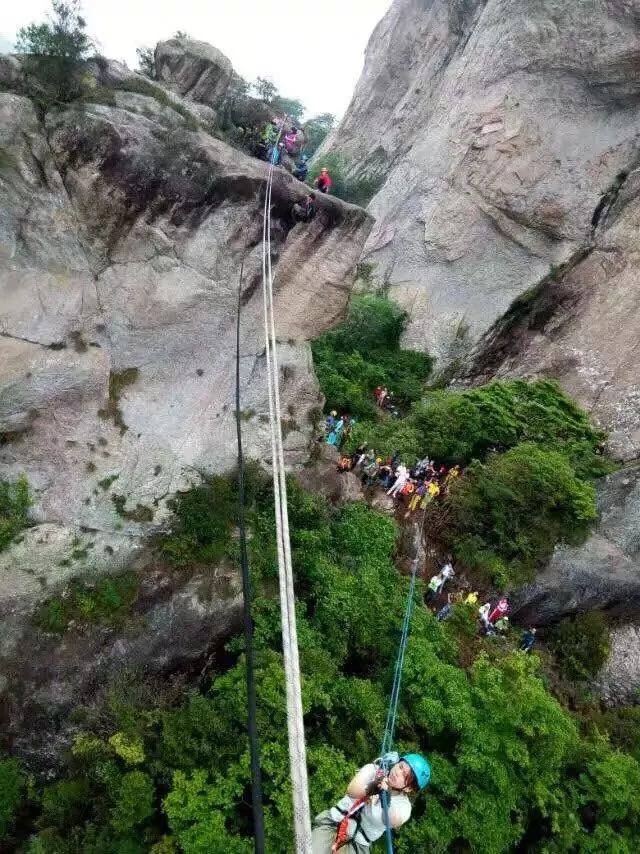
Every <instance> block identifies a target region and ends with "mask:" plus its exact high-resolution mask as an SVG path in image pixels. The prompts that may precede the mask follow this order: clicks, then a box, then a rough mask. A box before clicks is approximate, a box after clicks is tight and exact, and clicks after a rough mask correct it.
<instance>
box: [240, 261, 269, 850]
mask: <svg viewBox="0 0 640 854" xmlns="http://www.w3.org/2000/svg"><path fill="white" fill-rule="evenodd" d="M243 271H244V262H243V263H242V264H241V265H240V282H239V284H238V307H237V311H236V435H237V444H238V529H239V531H240V565H241V567H242V600H243V617H244V638H245V656H246V660H247V702H248V727H247V728H248V731H249V752H250V757H251V807H252V813H253V840H254V850H255V854H264V816H263V811H262V783H261V778H260V748H259V744H258V728H257V723H256V719H257V709H256V681H255V667H254V658H253V622H252V620H251V581H250V577H249V560H248V557H247V532H246V524H245V507H244V504H245V498H244V454H243V451H242V423H241V413H242V409H241V408H240V308H241V305H242V278H243Z"/></svg>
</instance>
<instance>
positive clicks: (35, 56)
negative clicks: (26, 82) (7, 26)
mask: <svg viewBox="0 0 640 854" xmlns="http://www.w3.org/2000/svg"><path fill="white" fill-rule="evenodd" d="M51 5H52V10H53V15H52V16H51V17H50V19H49V20H48V21H46V22H44V23H41V24H30V25H29V26H28V27H23V28H22V29H21V30H19V32H18V38H17V41H16V51H17V52H18V53H23V54H26V59H25V68H26V71H27V74H28V75H29V77H30V81H31V82H30V90H31V91H30V94H31V97H32V98H33V99H34V101H36V103H37V104H38V105H39V106H40V107H41V109H43V110H46V109H48V108H49V107H51V106H53V105H54V104H57V103H66V102H68V101H72V100H73V99H74V98H78V97H79V96H80V95H82V92H83V84H82V80H81V75H80V74H79V68H80V65H81V63H82V60H83V59H85V58H86V57H87V56H88V55H89V52H90V51H91V49H92V48H93V42H92V40H91V39H90V38H89V36H88V35H87V33H86V32H85V30H86V21H85V20H84V18H83V17H82V15H81V6H80V2H79V0H68V2H62V0H52V4H51Z"/></svg>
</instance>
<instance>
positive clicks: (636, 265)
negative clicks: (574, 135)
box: [467, 169, 640, 460]
mask: <svg viewBox="0 0 640 854" xmlns="http://www.w3.org/2000/svg"><path fill="white" fill-rule="evenodd" d="M603 203H604V204H603V208H602V210H601V211H600V213H599V220H598V226H597V228H596V229H595V234H594V240H593V243H592V245H591V246H590V247H589V248H587V249H584V250H581V251H579V252H577V253H576V255H575V256H574V258H573V259H572V260H571V262H570V263H569V264H567V265H566V267H565V268H560V269H559V270H557V271H555V272H554V273H553V274H551V275H550V276H548V277H547V278H546V279H545V280H544V281H543V282H542V283H541V284H540V285H539V286H538V287H537V288H535V289H534V290H532V291H531V292H530V293H529V294H527V295H526V296H524V297H520V298H519V299H518V300H516V301H515V302H514V304H513V305H512V306H511V308H510V310H509V311H508V312H507V313H506V314H505V315H504V317H503V318H501V319H500V320H499V321H498V322H497V323H496V324H495V325H494V326H493V327H492V329H491V330H490V331H489V332H488V333H487V334H486V335H485V336H483V338H482V339H481V340H480V342H479V344H478V347H477V349H476V352H475V354H474V359H473V364H472V366H471V368H470V370H469V372H468V377H467V379H471V380H472V381H473V382H474V383H478V382H485V381H487V380H488V379H489V378H491V377H513V376H517V377H524V378H528V379H531V378H535V377H551V378H555V379H557V380H559V382H560V383H561V385H562V387H563V388H564V389H565V390H566V391H567V392H568V393H569V394H571V395H572V396H573V397H575V398H576V400H578V401H579V402H580V403H581V404H582V406H583V407H584V408H585V409H587V410H588V411H589V412H590V413H591V415H592V416H593V419H594V421H595V422H596V423H598V424H600V425H601V426H602V427H604V428H605V429H606V430H607V431H608V432H609V442H608V444H609V450H610V452H611V453H612V454H613V455H614V456H616V457H617V458H619V459H622V460H630V459H635V458H637V457H639V456H640V368H639V362H638V354H639V353H640V251H639V249H638V235H639V233H640V171H638V170H637V169H636V170H634V171H632V172H631V173H630V174H629V176H628V177H626V178H625V179H624V180H623V181H621V186H620V187H617V188H616V189H615V192H614V193H612V194H611V195H610V196H609V197H608V198H606V197H605V198H604V199H603Z"/></svg>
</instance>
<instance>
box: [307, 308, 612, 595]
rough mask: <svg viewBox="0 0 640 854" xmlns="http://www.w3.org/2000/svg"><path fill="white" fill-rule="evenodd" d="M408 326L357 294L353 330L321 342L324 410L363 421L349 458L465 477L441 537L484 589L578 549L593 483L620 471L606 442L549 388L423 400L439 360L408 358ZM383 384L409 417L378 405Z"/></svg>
mask: <svg viewBox="0 0 640 854" xmlns="http://www.w3.org/2000/svg"><path fill="white" fill-rule="evenodd" d="M404 320H405V316H404V313H403V312H402V311H401V309H400V308H399V307H398V306H397V305H396V304H395V303H393V302H392V301H391V300H388V299H385V298H382V297H378V296H373V295H366V296H360V297H356V298H354V300H353V301H352V304H351V306H350V309H349V314H348V317H347V319H346V320H345V321H344V323H342V324H340V325H339V326H337V327H336V328H335V329H332V330H329V331H328V332H325V333H323V335H321V336H320V337H319V338H317V339H316V340H315V341H314V342H312V349H313V356H314V362H315V367H316V372H317V375H318V379H319V381H320V385H321V388H322V391H323V392H324V394H325V396H326V404H327V408H328V409H333V408H335V409H337V410H339V411H340V412H350V413H351V414H352V415H355V416H357V417H358V419H359V420H360V423H358V424H357V425H356V427H355V429H354V430H353V432H352V434H351V438H350V440H349V444H348V446H347V447H348V449H350V450H353V448H355V447H357V446H358V445H361V444H366V445H367V446H368V447H370V448H373V449H375V451H376V453H377V454H380V455H381V456H383V457H386V456H391V455H392V454H394V453H396V452H397V453H399V454H400V458H401V460H402V461H403V462H405V463H406V464H408V465H413V464H414V463H415V462H416V461H417V460H419V459H421V458H423V457H425V456H429V457H431V458H432V459H435V460H436V461H437V462H438V463H444V464H446V465H449V466H450V465H454V464H460V465H462V466H463V467H465V468H466V472H465V475H464V477H461V478H459V479H458V480H457V482H456V483H455V485H454V486H453V487H452V489H451V492H450V495H449V496H448V497H447V498H446V499H445V500H444V501H443V502H441V503H440V504H438V505H436V506H434V507H433V508H432V509H431V510H430V514H431V516H432V518H431V528H432V530H437V531H439V534H440V537H441V539H442V540H443V543H444V544H445V545H446V546H447V547H448V548H450V549H451V550H452V551H453V553H454V555H455V557H456V559H457V560H458V561H460V562H462V564H464V565H465V566H466V568H467V569H468V570H470V572H471V574H472V576H473V577H475V578H476V580H477V581H478V582H483V583H485V584H486V583H489V584H494V585H496V586H499V587H508V586H509V585H512V584H514V583H521V582H522V581H525V580H528V579H530V578H531V577H532V575H533V573H534V571H535V569H536V567H538V566H540V565H541V564H542V563H543V562H544V561H546V560H547V559H548V557H549V556H550V554H551V553H552V551H553V548H554V546H555V545H556V543H558V542H561V541H564V542H568V543H579V542H581V541H582V540H583V539H584V537H585V536H586V534H587V533H588V531H589V528H590V526H591V525H592V523H593V522H594V521H595V518H596V506H595V491H594V487H593V480H594V479H595V478H596V477H598V476H600V475H602V474H605V473H606V472H608V471H611V468H612V466H611V464H610V463H609V462H608V461H607V460H606V459H605V458H604V457H603V456H602V455H601V453H600V450H601V443H602V440H603V438H604V436H603V434H602V433H600V432H598V431H597V430H595V429H594V428H593V427H592V425H591V423H590V421H589V417H588V415H587V414H586V413H585V412H583V411H582V410H581V409H580V408H579V407H578V406H577V404H576V403H575V402H574V401H573V400H571V399H570V398H569V397H567V396H566V395H565V394H564V393H563V392H562V391H561V390H560V388H559V386H558V385H557V383H555V382H552V381H549V380H539V381H536V382H525V381H523V380H510V381H502V382H499V381H495V382H492V383H489V384H488V385H486V386H483V387H481V388H472V389H466V390H463V391H446V390H426V389H425V379H426V377H427V375H428V373H429V371H430V369H431V366H432V360H431V359H430V357H429V356H427V355H425V354H422V353H417V352H414V351H406V350H401V349H400V348H399V340H400V336H401V334H402V329H403V325H404ZM378 385H386V386H387V388H388V389H389V390H390V391H393V392H394V393H395V396H396V398H397V399H398V401H399V403H400V409H401V412H400V416H401V417H397V418H391V417H389V416H388V414H386V413H382V412H381V411H380V410H379V409H378V407H376V405H375V402H374V396H373V390H374V388H375V387H376V386H378Z"/></svg>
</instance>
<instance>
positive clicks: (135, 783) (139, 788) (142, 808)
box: [111, 771, 153, 836]
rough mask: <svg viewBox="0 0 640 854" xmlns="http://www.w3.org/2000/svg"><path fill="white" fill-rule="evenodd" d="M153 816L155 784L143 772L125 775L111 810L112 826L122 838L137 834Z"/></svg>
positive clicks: (130, 772)
mask: <svg viewBox="0 0 640 854" xmlns="http://www.w3.org/2000/svg"><path fill="white" fill-rule="evenodd" d="M152 815H153V782H152V780H151V778H150V777H149V776H148V774H145V773H143V772H142V771H129V772H128V773H127V774H124V776H123V777H122V780H121V781H120V786H119V790H118V794H117V798H116V802H115V804H114V806H113V808H112V810H111V826H112V827H113V829H114V831H115V832H116V833H117V834H119V835H121V836H129V835H133V834H135V832H136V830H137V828H138V826H139V825H141V824H144V823H145V822H146V821H147V820H148V819H149V818H150V817H151V816H152Z"/></svg>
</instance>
